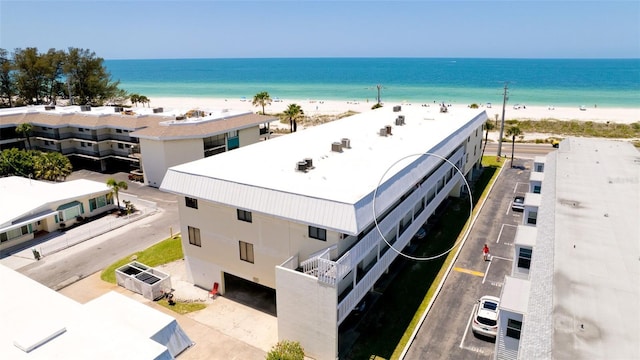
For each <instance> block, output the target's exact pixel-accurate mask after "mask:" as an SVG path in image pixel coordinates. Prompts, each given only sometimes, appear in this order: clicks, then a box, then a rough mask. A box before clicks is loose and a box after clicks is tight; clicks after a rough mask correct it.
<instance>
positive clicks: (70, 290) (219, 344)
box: [59, 260, 278, 360]
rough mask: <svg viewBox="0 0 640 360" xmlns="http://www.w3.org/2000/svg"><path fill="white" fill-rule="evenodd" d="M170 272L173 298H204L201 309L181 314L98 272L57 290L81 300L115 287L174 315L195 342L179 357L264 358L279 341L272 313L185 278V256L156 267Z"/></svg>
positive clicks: (88, 299)
mask: <svg viewBox="0 0 640 360" xmlns="http://www.w3.org/2000/svg"><path fill="white" fill-rule="evenodd" d="M158 269H159V270H161V271H166V272H168V273H169V274H170V275H171V284H172V287H173V288H174V289H175V291H174V294H175V298H174V299H175V300H176V301H183V300H191V301H203V302H205V303H206V304H207V307H206V308H205V309H203V310H200V311H197V312H194V313H190V314H186V315H180V314H178V313H176V312H173V311H171V310H169V309H167V308H165V307H163V306H160V305H158V304H156V303H155V302H154V301H150V300H148V299H145V298H144V297H143V296H142V295H139V294H136V293H133V292H131V291H129V290H127V289H125V288H123V287H120V286H118V285H115V284H111V283H107V282H104V281H102V280H101V279H100V273H99V272H98V273H95V274H93V275H90V276H88V277H86V278H84V279H82V280H80V281H77V282H75V283H74V284H72V285H69V286H67V287H66V288H64V289H61V290H60V291H59V292H60V293H61V294H63V295H65V296H67V297H69V298H71V299H74V300H76V301H78V302H80V303H86V302H88V301H90V300H92V299H94V298H96V297H99V296H101V295H103V294H105V293H107V292H109V291H115V292H118V293H120V294H123V295H125V296H128V297H130V298H132V299H135V300H137V301H139V302H141V303H143V304H146V305H148V306H151V307H152V308H154V309H156V310H158V311H162V312H163V313H165V314H167V315H169V316H172V317H174V318H175V319H176V320H177V321H178V323H179V324H180V326H181V327H182V328H183V330H184V331H185V332H186V333H187V335H188V336H189V337H190V338H191V340H193V342H194V343H195V345H194V346H192V347H191V348H189V349H187V350H186V351H185V352H184V353H182V354H181V355H180V356H179V359H185V360H191V359H194V360H201V359H264V358H265V356H266V354H267V352H268V351H269V350H270V349H271V347H272V346H273V345H274V344H275V343H276V342H277V341H278V335H277V334H278V332H277V320H276V318H275V317H273V316H270V315H267V314H265V313H262V312H260V311H258V310H255V309H252V308H250V307H247V306H244V305H242V304H238V303H236V302H233V301H230V300H228V299H226V298H224V297H223V296H218V297H217V298H215V299H211V298H210V297H209V296H208V291H207V290H204V289H201V288H198V287H195V286H193V285H192V284H190V283H188V282H186V281H185V276H186V268H185V265H184V260H178V261H175V262H173V263H170V264H166V265H163V266H159V267H158Z"/></svg>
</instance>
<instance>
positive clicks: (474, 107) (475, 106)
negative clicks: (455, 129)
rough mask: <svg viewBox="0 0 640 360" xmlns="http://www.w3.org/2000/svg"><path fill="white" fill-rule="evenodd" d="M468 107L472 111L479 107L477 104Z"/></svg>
mask: <svg viewBox="0 0 640 360" xmlns="http://www.w3.org/2000/svg"><path fill="white" fill-rule="evenodd" d="M469 107H470V108H472V109H477V108H478V107H479V106H478V104H476V103H473V104H471V105H469Z"/></svg>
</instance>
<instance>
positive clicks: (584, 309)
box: [494, 138, 640, 359]
mask: <svg viewBox="0 0 640 360" xmlns="http://www.w3.org/2000/svg"><path fill="white" fill-rule="evenodd" d="M530 191H532V192H531V193H528V194H526V197H525V212H524V216H523V225H520V226H519V227H518V229H517V231H516V236H515V241H514V252H515V253H514V259H515V261H514V264H513V269H512V274H511V276H507V277H506V278H505V282H504V286H503V288H502V295H501V302H500V320H499V325H498V336H497V339H496V346H495V355H494V358H495V359H570V358H571V359H631V358H637V356H638V354H639V353H640V347H639V346H640V345H638V344H640V321H639V319H640V306H639V302H638V301H639V300H638V299H640V285H639V284H640V282H639V281H640V261H638V260H639V254H640V222H639V219H640V154H639V153H638V151H637V149H635V148H634V147H633V146H632V145H631V144H629V143H625V142H619V141H609V140H601V139H588V138H569V139H566V140H564V141H563V142H561V143H560V147H559V149H558V150H557V151H554V152H552V153H550V154H549V155H547V157H546V158H536V159H535V161H534V166H533V170H532V172H531V177H530ZM534 214H535V215H534ZM534 219H535V220H534Z"/></svg>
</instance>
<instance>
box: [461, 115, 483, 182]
mask: <svg viewBox="0 0 640 360" xmlns="http://www.w3.org/2000/svg"><path fill="white" fill-rule="evenodd" d="M482 135H483V131H482V125H481V126H480V127H478V128H476V130H475V131H472V132H471V134H469V137H468V138H467V142H466V144H465V152H466V153H467V154H468V157H467V163H466V165H465V167H464V170H463V172H464V173H465V174H466V173H468V172H469V170H471V169H472V168H473V167H474V166H477V164H478V161H480V160H481V159H480V156H482V140H483V138H482ZM461 170H462V169H461Z"/></svg>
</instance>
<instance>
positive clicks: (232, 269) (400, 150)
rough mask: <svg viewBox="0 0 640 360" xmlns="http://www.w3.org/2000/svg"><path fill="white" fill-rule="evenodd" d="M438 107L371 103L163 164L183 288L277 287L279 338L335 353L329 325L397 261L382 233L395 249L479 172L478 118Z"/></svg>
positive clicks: (322, 354) (328, 355) (314, 353)
mask: <svg viewBox="0 0 640 360" xmlns="http://www.w3.org/2000/svg"><path fill="white" fill-rule="evenodd" d="M438 110H439V109H435V108H434V109H432V108H428V107H422V108H420V107H404V108H400V107H394V108H381V109H377V110H373V111H369V112H366V113H362V114H358V115H354V116H351V117H348V118H345V119H341V120H338V121H334V122H331V123H327V124H324V125H320V126H316V127H312V128H308V129H305V130H303V131H299V132H297V133H294V134H290V135H287V136H282V137H278V138H275V139H273V140H270V141H267V142H261V143H259V144H255V145H253V146H250V147H246V148H241V149H238V150H236V151H233V152H230V153H226V154H221V155H219V156H215V157H212V158H206V159H202V160H198V161H194V162H190V163H187V164H183V165H179V166H175V167H172V168H170V169H169V171H168V172H167V174H166V175H165V178H164V180H163V182H162V186H161V189H162V190H165V191H168V192H172V193H175V194H177V195H179V196H180V199H181V200H180V202H179V212H180V222H181V230H182V233H183V237H182V238H183V248H184V254H185V260H186V264H187V270H188V273H189V276H190V278H191V280H192V281H193V283H194V284H196V285H197V286H200V287H204V288H211V287H212V286H213V284H214V283H219V284H220V291H221V293H224V292H225V281H226V279H227V278H228V275H233V276H236V277H240V278H242V279H245V280H248V281H250V282H254V283H257V284H261V285H264V286H267V287H269V288H273V289H275V290H276V297H277V301H276V302H277V316H278V338H279V339H288V340H296V341H300V343H301V344H302V346H303V347H304V348H305V351H306V353H307V355H308V356H310V357H312V358H315V359H335V358H336V357H338V356H339V354H338V341H339V339H338V335H339V331H338V327H339V325H340V324H341V323H342V322H343V321H344V320H345V319H346V318H347V316H348V315H349V314H350V313H351V311H352V310H353V309H354V307H355V306H356V305H357V304H358V302H359V301H361V300H362V298H363V297H364V296H365V295H366V294H367V292H368V291H370V290H371V289H372V287H373V286H374V284H375V282H376V281H377V280H378V279H379V278H380V277H381V275H382V274H383V273H385V272H386V271H387V270H388V268H389V265H390V264H391V263H392V262H393V260H394V259H396V258H397V256H398V254H397V253H396V252H395V251H393V250H390V249H389V247H388V246H387V245H386V243H385V242H384V240H383V239H382V237H381V234H383V235H384V236H385V238H386V239H387V241H388V242H390V243H391V244H393V246H394V247H396V248H397V249H399V250H401V249H403V248H405V246H406V245H407V244H408V243H409V241H411V240H412V238H414V235H415V234H416V232H417V231H418V230H419V229H420V228H421V227H422V225H423V224H424V223H425V222H426V221H427V219H428V218H429V217H430V216H431V215H432V214H433V212H434V211H435V209H436V208H437V207H438V205H440V204H441V203H442V202H443V201H444V200H445V199H446V198H447V197H449V196H459V195H460V193H461V192H466V188H465V183H464V181H463V178H462V177H461V175H460V174H459V173H458V171H457V170H456V168H458V169H460V171H461V173H462V174H464V176H466V177H469V178H470V177H472V176H473V173H474V170H475V169H476V168H478V166H479V162H480V154H481V143H482V135H483V131H482V128H483V124H484V122H485V121H486V120H487V116H486V113H485V112H484V111H479V110H473V109H460V110H457V109H456V110H452V111H449V112H448V113H440V112H439V111H438ZM427 153H431V154H427ZM443 159H447V160H448V162H445V161H444V160H443ZM451 164H455V166H456V168H454V167H453V166H452V165H451ZM374 214H375V216H374ZM376 222H377V225H376Z"/></svg>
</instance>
